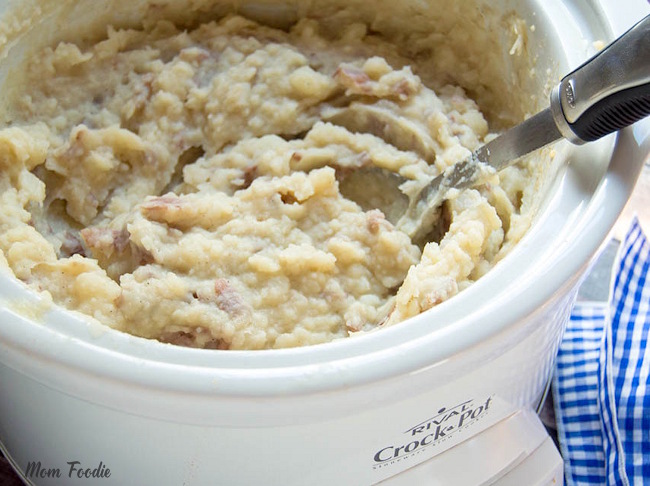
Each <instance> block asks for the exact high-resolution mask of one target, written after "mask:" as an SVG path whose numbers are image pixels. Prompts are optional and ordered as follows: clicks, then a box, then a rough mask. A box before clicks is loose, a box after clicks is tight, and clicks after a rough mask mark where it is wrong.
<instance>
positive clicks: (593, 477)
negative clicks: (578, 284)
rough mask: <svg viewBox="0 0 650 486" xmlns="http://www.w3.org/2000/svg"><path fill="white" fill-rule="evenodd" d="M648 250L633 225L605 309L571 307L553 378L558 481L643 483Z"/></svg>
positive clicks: (647, 433)
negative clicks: (560, 462) (561, 474)
mask: <svg viewBox="0 0 650 486" xmlns="http://www.w3.org/2000/svg"><path fill="white" fill-rule="evenodd" d="M649 266H650V244H649V242H648V240H647V239H646V237H645V235H644V234H643V231H642V230H641V226H640V225H639V222H638V221H637V220H636V219H635V220H634V221H633V223H632V226H631V228H630V230H629V231H628V233H627V236H626V237H625V240H624V241H623V243H622V244H621V247H620V249H619V256H618V258H617V261H616V263H615V265H614V280H613V287H612V290H611V295H610V302H609V303H583V302H579V303H577V304H576V306H575V308H574V310H573V313H572V315H571V320H570V322H569V325H568V328H567V330H566V333H565V336H564V339H563V341H562V344H561V345H560V352H559V355H558V361H557V367H556V372H555V376H554V379H553V393H554V397H555V414H556V420H557V426H558V436H559V441H560V448H561V450H562V455H563V457H564V460H565V465H566V466H565V468H566V471H565V472H566V481H567V484H568V485H569V486H572V485H599V484H607V485H644V484H646V485H648V484H650V377H649V375H650V343H648V334H649V333H650V281H648V280H647V279H648V277H649V275H648V269H649Z"/></svg>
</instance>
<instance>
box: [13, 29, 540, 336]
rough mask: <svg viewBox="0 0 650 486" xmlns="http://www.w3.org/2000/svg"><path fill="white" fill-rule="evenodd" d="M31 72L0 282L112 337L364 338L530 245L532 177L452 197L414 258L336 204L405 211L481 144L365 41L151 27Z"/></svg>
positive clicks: (399, 57)
mask: <svg viewBox="0 0 650 486" xmlns="http://www.w3.org/2000/svg"><path fill="white" fill-rule="evenodd" d="M450 62H452V61H450ZM27 69H28V71H27V77H26V79H27V82H26V83H25V84H24V87H23V88H22V89H21V90H19V95H18V96H16V99H15V102H14V115H13V119H12V121H11V123H10V124H9V125H8V126H6V127H5V128H4V129H2V130H0V207H1V208H2V210H1V212H0V266H4V267H5V269H9V271H10V272H12V273H13V275H15V277H17V278H18V279H20V280H22V281H24V282H26V283H27V284H28V285H29V286H31V287H32V288H34V289H37V290H38V291H41V292H44V293H46V294H49V295H50V296H51V298H52V299H53V301H54V302H55V303H57V304H60V305H62V306H64V307H66V308H68V309H70V310H73V311H78V312H80V313H83V314H85V315H87V316H90V317H91V318H94V319H96V320H98V321H100V322H102V323H104V324H106V325H108V326H110V327H113V328H115V329H118V330H121V331H125V332H128V333H131V334H134V335H137V336H142V337H146V338H153V339H158V340H161V341H163V342H170V343H174V344H180V345H186V346H194V347H202V348H217V349H264V348H281V347H292V346H303V345H309V344H316V343H322V342H327V341H331V340H334V339H338V338H343V337H346V336H349V335H352V334H355V333H360V332H367V331H371V330H374V329H377V328H381V327H385V326H388V325H392V324H395V323H397V322H400V321H403V320H405V319H408V318H409V317H411V316H414V315H416V314H419V313H421V312H423V311H425V310H427V309H429V308H431V307H433V306H435V305H436V304H438V303H440V302H442V301H444V300H446V299H449V298H450V297H452V296H453V295H455V294H456V293H458V292H459V291H461V290H462V289H464V288H465V287H467V286H468V285H470V284H471V283H472V282H474V281H475V280H476V279H478V278H479V277H481V276H482V275H483V274H485V272H486V271H488V270H489V269H490V268H491V267H492V266H493V265H494V264H495V263H496V262H497V261H499V260H500V259H501V258H502V256H503V255H504V254H505V253H507V251H508V250H509V249H510V248H511V246H512V245H513V244H514V243H516V242H517V240H518V239H519V238H520V237H521V235H522V234H523V232H524V231H525V230H526V228H527V224H528V215H527V214H526V213H527V210H526V204H524V203H523V201H525V200H526V198H527V197H528V192H529V191H530V190H531V189H530V188H529V187H528V181H529V180H530V174H529V169H528V168H527V166H525V165H521V166H518V167H513V168H510V169H507V170H505V171H504V172H502V173H501V174H500V175H499V176H496V177H495V178H494V179H493V180H491V181H490V183H489V184H485V185H483V186H481V187H478V188H476V189H471V190H466V191H462V192H460V193H458V194H455V195H454V196H453V197H452V198H451V199H450V200H449V201H447V203H446V205H445V207H444V217H443V218H442V221H443V225H442V228H441V229H440V234H439V235H437V238H436V241H432V242H430V243H428V244H426V245H420V246H417V245H415V244H413V243H412V242H411V240H410V239H409V237H408V236H407V235H406V234H405V233H403V232H402V231H400V230H399V229H398V228H396V227H395V226H394V225H393V224H392V223H391V222H390V221H389V220H388V219H387V217H386V216H385V215H384V213H383V212H382V211H380V210H378V209H369V210H363V209H362V208H361V207H360V206H359V205H358V204H357V203H355V202H354V201H352V200H350V199H348V198H346V197H344V196H343V195H342V194H341V191H340V190H339V179H340V178H341V177H342V175H345V174H346V173H350V172H351V171H355V170H358V169H359V168H362V167H368V166H377V167H380V168H383V169H385V170H387V171H392V172H395V173H399V174H400V175H401V176H403V177H404V178H405V179H407V180H408V182H407V183H405V184H404V185H403V187H402V189H403V190H404V192H405V193H407V194H409V193H410V192H412V191H413V189H414V188H417V187H418V186H421V185H422V184H424V183H426V181H427V180H428V179H429V178H431V177H432V176H434V175H436V174H438V173H440V171H442V170H444V169H445V168H446V167H448V166H449V165H451V164H454V163H455V162H458V161H460V160H462V159H463V158H465V157H466V156H467V155H469V154H470V152H471V151H472V150H474V149H476V148H478V147H479V146H480V145H481V144H483V143H484V142H485V141H486V139H489V137H490V136H492V135H491V134H490V130H489V128H488V123H487V122H486V119H485V117H484V116H483V114H482V113H481V112H480V111H479V108H478V106H477V104H476V103H475V102H474V101H472V99H470V98H469V97H468V96H467V94H466V93H465V91H464V90H463V89H461V88H459V87H455V86H449V85H445V83H444V82H441V83H438V84H439V85H438V86H437V87H436V90H435V91H434V90H433V89H432V88H431V86H430V83H427V85H425V83H423V81H422V78H421V77H420V75H419V74H418V72H419V66H418V62H417V61H414V60H413V59H409V58H408V57H406V56H404V54H403V53H402V52H401V51H400V50H399V49H398V48H397V47H396V46H395V45H393V44H391V43H390V42H387V41H386V40H384V39H383V38H382V37H381V36H379V35H376V34H375V33H373V32H370V31H369V30H368V28H367V27H366V26H365V25H363V24H357V23H351V24H350V25H348V26H347V27H345V28H344V29H343V30H342V31H341V32H340V33H339V34H338V35H337V36H336V38H331V37H329V36H328V35H326V34H325V33H323V32H321V31H320V29H319V23H318V22H316V21H315V20H309V19H303V20H301V21H299V22H298V23H297V24H296V25H295V26H294V27H292V28H291V29H290V30H289V31H283V30H278V29H273V28H269V27H264V26H262V25H259V24H257V23H255V22H253V21H251V20H247V19H245V18H243V17H239V16H228V17H226V18H224V19H223V20H221V21H218V22H211V23H205V24H203V25H200V26H199V27H198V28H196V29H193V30H190V31H184V30H179V29H178V28H177V27H175V26H174V25H173V24H172V23H169V22H158V23H155V24H154V25H151V26H149V27H148V28H145V29H142V30H116V29H109V30H108V33H107V36H106V37H105V40H103V41H101V42H99V43H96V44H92V45H90V44H84V43H79V44H74V43H60V44H58V45H57V46H55V47H53V48H51V49H46V50H45V51H44V52H42V55H41V56H39V57H38V59H35V60H33V61H32V62H30V63H29V65H28V67H27ZM366 112H370V113H372V114H373V116H372V117H370V119H369V120H370V121H368V119H365V122H363V123H361V125H364V126H363V127H361V128H359V126H358V125H359V118H360V116H357V115H359V114H363V113H366ZM361 118H363V117H361ZM366 118H367V117H366ZM522 204H523V208H524V209H522Z"/></svg>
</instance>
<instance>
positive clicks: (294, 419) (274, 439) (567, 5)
mask: <svg viewBox="0 0 650 486" xmlns="http://www.w3.org/2000/svg"><path fill="white" fill-rule="evenodd" d="M504 3H505V4H507V2H504ZM6 5H7V2H0V14H2V13H3V12H4V8H5V7H6ZM519 8H521V9H523V10H524V11H525V14H526V15H527V16H528V17H529V18H531V19H534V20H535V24H536V32H537V36H538V38H539V39H541V41H543V42H544V43H545V46H546V49H547V52H550V53H552V58H553V59H554V60H556V61H557V63H558V66H557V67H558V70H559V72H563V71H567V70H568V69H569V68H570V67H575V66H577V65H578V64H579V63H580V62H582V61H583V60H584V59H585V57H586V56H587V54H588V53H589V52H593V47H592V41H594V40H598V39H602V40H609V39H611V38H613V36H614V34H618V33H621V32H622V31H623V29H624V28H627V27H629V26H630V25H631V24H632V22H633V20H634V19H640V18H641V17H642V15H644V14H647V13H648V11H649V10H650V8H648V4H647V3H646V2H644V1H643V0H626V3H625V7H624V8H621V7H620V2H619V5H617V3H616V2H614V1H611V0H602V1H600V2H593V1H586V0H584V1H580V0H576V1H573V2H564V1H560V0H548V1H541V0H539V1H532V0H531V1H529V2H525V3H522V4H521V6H520V7H519ZM1 70H2V64H1V63H0V71H1ZM648 153H650V124H649V123H648V122H644V123H641V124H639V125H638V126H636V127H634V128H631V129H628V130H624V131H622V132H621V133H620V134H619V135H618V136H616V137H609V138H608V139H606V140H604V141H602V142H599V143H597V144H594V145H592V146H589V147H583V148H581V149H579V150H575V151H574V153H572V163H571V166H570V167H569V168H568V169H567V170H566V172H565V173H564V174H563V176H562V177H561V178H560V179H559V180H558V182H557V184H556V187H555V191H554V195H553V196H552V197H551V198H550V200H549V201H548V204H547V205H546V207H545V209H544V211H543V213H542V214H541V216H540V217H539V219H538V221H537V223H536V224H535V226H534V227H533V229H532V230H531V231H530V232H529V234H528V235H527V236H526V237H525V239H524V240H523V241H522V242H521V243H520V244H519V246H518V247H517V248H516V249H515V250H514V251H513V253H512V254H511V255H509V257H508V258H506V259H505V260H504V261H503V262H501V263H500V264H499V265H498V266H497V267H496V268H495V269H494V270H493V271H492V272H490V273H489V274H488V275H487V276H486V277H484V278H483V279H481V280H480V281H479V282H478V283H476V284H475V285H473V286H472V287H471V288H470V289H468V290H466V291H464V292H462V293H461V294H459V295H458V296H456V297H454V298H453V299H451V300H450V301H448V302H445V303H443V304H442V305H440V306H438V307H436V308H435V309H433V310H431V311H429V312H427V313H425V314H423V315H421V316H418V317H416V318H414V319H412V320H411V321H410V322H409V323H408V325H399V326H395V327H393V328H390V329H386V330H384V331H382V332H379V333H375V334H372V335H368V336H364V337H361V338H356V339H350V340H347V341H343V342H336V343H331V344H327V345H321V346H316V347H312V348H303V349H294V350H281V351H269V352H225V353H221V352H214V351H202V350H192V349H184V348H176V347H171V346H166V345H162V344H160V343H157V342H151V341H146V340H142V339H138V338H134V337H132V336H128V335H124V334H121V333H118V332H115V331H111V330H108V329H105V328H103V327H100V326H97V325H93V324H88V323H87V322H85V321H83V320H80V319H78V318H76V317H74V316H72V315H71V314H69V313H67V312H64V311H62V310H56V311H53V312H50V313H48V314H47V316H46V324H42V323H38V322H35V321H34V320H31V319H29V318H27V317H25V316H24V315H21V312H19V311H17V310H16V309H17V307H21V308H23V309H24V308H25V306H34V307H37V304H36V297H35V296H33V295H32V294H29V293H28V292H26V291H25V288H24V287H23V286H22V285H21V284H19V283H18V282H16V281H13V280H11V279H8V278H6V277H3V276H0V296H1V298H2V300H3V301H4V305H2V306H1V307H0V390H2V393H0V439H1V440H2V442H3V445H4V447H5V448H6V449H7V450H8V452H9V454H10V456H11V458H12V460H13V461H14V462H15V464H16V465H17V466H18V467H19V468H20V469H22V470H23V471H24V470H25V469H26V468H27V467H28V464H29V463H30V462H36V461H40V462H41V465H42V467H43V468H54V469H57V468H58V469H60V471H61V474H62V477H61V478H58V479H57V478H54V479H52V478H50V479H44V480H41V481H38V484H64V485H68V484H75V481H76V482H77V483H78V484H91V482H89V481H87V480H84V481H83V482H82V481H81V480H80V479H75V478H72V479H70V478H68V472H69V467H70V466H69V465H68V463H69V462H72V461H79V463H80V465H81V466H83V467H88V468H91V469H92V468H95V467H96V466H98V465H99V463H100V462H101V463H102V464H103V466H104V469H103V471H104V472H105V470H106V469H110V477H108V478H106V477H104V478H95V480H94V482H92V484H116V485H127V484H161V485H162V484H228V485H231V484H282V485H305V484H309V485H319V484H322V485H331V484H371V483H374V482H377V481H380V480H382V479H385V478H387V477H390V476H392V475H395V474H397V473H399V472H400V471H402V470H404V469H406V468H408V467H411V466H413V465H416V464H418V463H420V462H422V461H424V460H426V459H428V458H430V457H432V456H434V455H436V454H439V453H441V452H443V451H444V450H446V449H448V448H449V447H451V446H453V445H454V444H456V443H458V442H459V441H461V440H463V439H466V438H468V437H471V436H473V435H474V434H477V433H478V432H480V431H482V430H484V429H486V428H487V427H488V426H490V425H492V424H494V423H496V422H498V421H500V420H502V419H503V418H504V417H507V416H510V415H511V414H512V413H514V412H515V411H516V410H519V409H522V408H526V409H531V408H534V407H536V406H537V404H538V402H539V400H540V398H541V396H542V394H543V391H544V388H545V384H546V382H547V379H548V376H549V373H550V371H551V369H552V365H553V360H554V357H555V353H556V351H557V346H558V343H559V340H560V338H561V334H562V331H563V328H564V324H565V322H566V320H567V318H568V314H569V311H570V307H571V304H572V303H573V300H574V297H575V290H576V288H577V285H578V284H579V282H580V279H581V278H582V275H583V274H584V273H585V271H586V269H587V267H588V265H589V263H590V262H591V261H592V259H593V257H594V255H595V254H596V253H597V251H598V249H599V247H600V245H601V244H602V242H603V241H604V240H605V238H606V236H607V234H608V232H609V230H610V228H611V227H612V225H613V224H614V222H615V221H616V219H617V216H618V214H619V213H620V211H621V210H622V208H623V206H624V204H625V202H626V200H627V198H628V197H629V194H630V193H631V191H632V188H633V186H634V182H635V180H636V177H637V175H638V173H639V171H640V170H641V167H642V165H643V162H644V160H645V159H646V158H647V156H648ZM16 302H20V306H16V305H15V303H16ZM452 412H453V413H452ZM468 412H469V413H468ZM449 426H451V427H452V428H451V429H449V428H445V427H449ZM416 442H417V444H416ZM468 461H471V457H469V458H468ZM100 470H101V468H100ZM32 471H33V469H32Z"/></svg>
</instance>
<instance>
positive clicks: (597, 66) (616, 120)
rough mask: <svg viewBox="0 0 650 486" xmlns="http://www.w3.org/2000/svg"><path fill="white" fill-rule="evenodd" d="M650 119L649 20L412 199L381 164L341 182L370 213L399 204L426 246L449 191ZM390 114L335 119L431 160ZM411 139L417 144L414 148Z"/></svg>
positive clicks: (369, 112)
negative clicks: (561, 143) (542, 152)
mask: <svg viewBox="0 0 650 486" xmlns="http://www.w3.org/2000/svg"><path fill="white" fill-rule="evenodd" d="M344 110H345V109H344ZM648 115H650V16H648V17H646V18H644V19H643V20H641V21H640V22H639V23H638V24H636V25H635V26H634V27H632V28H631V29H630V30H629V31H627V32H626V33H625V34H623V35H622V36H621V37H619V38H618V39H617V40H615V41H614V42H613V43H612V44H610V45H609V46H608V47H607V48H605V49H603V50H602V51H601V52H600V53H599V54H597V55H596V56H594V57H593V58H591V59H590V60H588V61H587V62H585V63H584V64H583V65H582V66H580V67H579V68H577V69H576V70H575V71H573V72H572V73H571V74H569V75H567V76H566V77H564V78H563V79H562V81H561V82H560V83H559V84H558V85H557V86H556V87H555V89H554V90H553V92H552V93H551V100H550V107H549V108H547V109H545V110H544V111H542V112H540V113H538V114H537V115H535V116H533V117H531V118H529V119H527V120H526V121H524V122H523V123H521V124H519V125H517V126H515V127H513V128H511V129H510V130H508V131H506V132H505V133H503V134H502V135H500V136H499V137H497V138H496V139H494V140H492V141H491V142H489V143H487V144H485V145H484V146H482V147H481V148H479V149H478V150H476V151H475V152H474V153H473V154H472V155H471V156H470V157H468V158H467V159H465V160H463V161H462V162H459V163H457V164H455V165H453V166H452V167H449V168H448V169H447V170H446V171H445V172H443V173H442V174H440V175H439V176H437V177H435V178H434V179H433V180H431V182H429V183H428V184H427V185H426V186H424V187H423V188H422V190H421V191H420V192H419V193H418V194H416V195H415V196H414V197H411V198H409V199H405V196H404V195H403V194H401V193H400V191H399V189H398V188H397V187H398V186H399V185H400V184H401V183H403V182H404V181H405V179H403V178H402V177H401V176H399V175H398V174H394V173H388V172H387V171H385V170H383V169H380V168H376V167H366V168H363V169H360V170H359V171H357V173H354V172H348V173H347V174H346V175H345V177H343V179H342V180H341V192H343V194H344V195H346V197H349V198H350V199H353V200H355V201H357V202H359V204H360V205H361V206H362V207H366V208H367V207H368V206H370V205H373V204H378V203H380V202H381V201H382V200H383V201H391V200H393V201H397V202H396V205H394V206H393V207H391V209H390V210H391V211H392V213H393V214H391V215H390V216H391V217H390V218H389V219H394V220H395V221H396V226H397V227H398V228H399V229H401V230H402V231H404V232H405V233H407V234H408V235H409V236H411V238H412V239H413V241H416V242H421V241H422V239H423V238H424V237H426V236H427V235H428V234H430V233H431V230H432V225H434V223H435V220H436V219H437V218H436V215H437V209H438V207H439V206H440V205H441V204H442V203H443V202H444V200H445V197H446V195H447V193H448V191H450V190H451V189H465V188H468V187H472V186H475V185H478V184H480V183H481V182H482V181H485V179H486V178H487V177H488V176H489V175H491V174H494V173H495V171H499V170H501V169H503V168H505V167H508V166H510V165H512V164H513V163H515V162H516V161H517V159H519V158H520V157H522V156H524V155H526V154H528V153H530V152H532V151H534V150H536V149H539V148H542V147H544V146H546V145H548V144H550V143H552V142H555V141H557V140H559V139H561V138H565V139H567V140H569V141H570V142H572V143H574V144H576V145H581V144H584V143H586V142H592V141H595V140H598V139H600V138H602V137H604V136H605V135H608V134H610V133H612V132H615V131H618V130H620V129H622V128H624V127H627V126H629V125H632V124H633V123H635V122H637V121H639V120H641V119H643V118H645V117H646V116H648ZM390 117H391V115H389V114H388V113H387V112H386V111H384V110H381V109H374V110H373V108H372V107H371V106H367V105H363V106H356V107H355V108H354V111H348V112H345V111H339V113H338V114H337V115H336V116H334V117H332V120H331V121H333V122H334V123H338V124H342V125H344V126H348V128H349V129H352V130H356V131H368V132H371V133H374V134H375V135H378V136H380V137H383V138H385V139H388V140H387V141H389V142H391V143H393V144H394V145H395V146H397V147H400V145H410V146H411V147H413V149H414V151H416V152H419V153H420V156H422V157H423V158H424V159H425V160H427V159H428V158H429V157H430V150H429V144H428V143H427V137H428V136H426V135H425V136H422V134H421V133H415V132H414V131H413V130H417V128H415V127H411V126H410V125H409V123H408V122H407V121H405V120H404V119H401V118H400V117H397V116H395V115H392V117H393V118H394V119H391V118H390ZM378 131H380V132H381V133H377V132H378ZM409 137H410V138H411V139H415V140H418V143H417V144H415V145H413V144H409V142H408V140H407V139H409ZM373 184H374V185H375V190H374V191H372V195H371V197H367V196H364V193H366V192H367V191H365V190H364V189H367V188H368V187H369V186H371V185H373ZM398 193H399V194H398ZM370 207H378V206H370ZM395 213H399V214H402V215H401V217H400V216H399V214H397V215H396V214H395ZM387 216H388V215H387Z"/></svg>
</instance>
